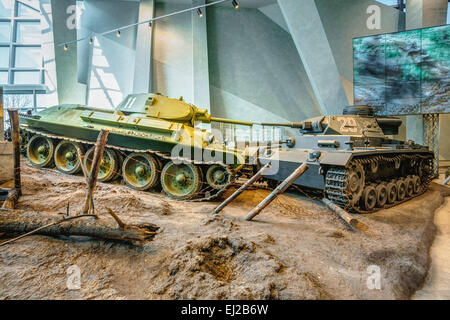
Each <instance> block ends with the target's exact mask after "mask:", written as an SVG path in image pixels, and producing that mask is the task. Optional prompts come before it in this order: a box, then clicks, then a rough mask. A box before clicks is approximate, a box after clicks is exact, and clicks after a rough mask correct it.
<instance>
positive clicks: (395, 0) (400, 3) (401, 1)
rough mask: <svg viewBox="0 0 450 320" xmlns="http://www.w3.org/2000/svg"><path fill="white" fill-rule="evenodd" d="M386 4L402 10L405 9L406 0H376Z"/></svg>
mask: <svg viewBox="0 0 450 320" xmlns="http://www.w3.org/2000/svg"><path fill="white" fill-rule="evenodd" d="M376 1H377V2H380V3H382V4H384V5H387V6H391V7H394V8H396V9H398V10H400V11H405V9H406V0H376Z"/></svg>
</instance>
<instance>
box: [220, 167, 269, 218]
mask: <svg viewBox="0 0 450 320" xmlns="http://www.w3.org/2000/svg"><path fill="white" fill-rule="evenodd" d="M267 168H270V162H269V163H266V165H265V166H264V167H262V168H261V169H260V170H259V171H258V172H257V173H256V174H255V175H254V176H253V177H251V178H250V179H249V180H248V181H247V182H246V183H245V184H244V185H242V186H241V187H240V188H239V189H237V190H236V191H235V192H234V193H233V194H232V195H231V196H230V197H229V198H227V199H226V200H225V201H224V202H222V203H221V204H220V205H219V206H218V207H217V208H216V209H214V211H213V212H212V215H216V214H218V213H219V212H220V211H222V210H223V208H225V207H226V206H227V205H229V204H230V203H231V201H233V200H234V199H236V198H237V197H238V196H239V195H240V194H241V193H242V192H244V191H245V190H246V189H247V188H248V187H250V186H251V185H252V184H254V183H255V182H256V181H257V180H258V179H259V178H260V177H261V176H262V174H263V173H264V171H265V170H266V169H267Z"/></svg>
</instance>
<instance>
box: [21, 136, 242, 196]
mask: <svg viewBox="0 0 450 320" xmlns="http://www.w3.org/2000/svg"><path fill="white" fill-rule="evenodd" d="M21 130H24V132H26V133H28V135H41V136H44V137H47V138H50V139H56V140H65V141H71V142H77V143H81V144H85V145H90V146H94V145H95V142H92V141H88V140H83V139H76V138H69V137H65V136H59V135H54V134H50V133H47V132H44V131H39V130H34V129H30V128H21ZM24 142H25V141H24ZM106 148H110V149H114V150H116V151H118V152H120V153H121V154H122V155H123V154H125V153H126V152H129V153H132V152H139V153H150V154H153V155H156V156H158V157H160V158H162V159H165V160H179V161H182V162H188V163H192V164H195V165H210V166H211V165H214V164H219V165H222V166H224V167H225V168H226V169H227V171H228V173H229V174H230V177H231V178H230V181H229V182H228V184H227V185H225V186H224V187H222V188H221V189H219V190H216V189H213V188H212V187H209V185H208V184H207V183H206V182H205V181H203V182H202V184H203V185H206V187H205V188H202V190H200V191H199V192H198V193H197V194H195V195H194V196H193V198H191V199H187V200H183V201H187V202H205V201H212V200H215V199H217V198H219V197H220V196H221V195H222V194H223V193H224V192H225V191H226V190H227V189H228V188H229V187H231V186H232V185H233V184H234V180H235V176H236V173H235V171H234V170H233V169H232V168H231V166H229V165H227V164H225V163H223V162H221V161H194V160H192V159H188V158H183V157H176V158H173V157H171V156H170V154H167V153H163V152H159V151H155V150H152V149H147V150H141V149H133V148H123V147H117V146H113V145H106ZM22 151H23V150H22ZM40 169H42V170H49V171H52V172H58V173H61V174H64V173H62V172H59V171H58V170H57V169H46V168H40ZM150 191H151V189H150Z"/></svg>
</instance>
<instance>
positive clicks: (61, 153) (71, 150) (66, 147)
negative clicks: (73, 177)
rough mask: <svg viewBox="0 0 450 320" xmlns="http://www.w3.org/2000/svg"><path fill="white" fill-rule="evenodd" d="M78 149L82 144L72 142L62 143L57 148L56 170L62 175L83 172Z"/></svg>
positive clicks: (55, 156)
mask: <svg viewBox="0 0 450 320" xmlns="http://www.w3.org/2000/svg"><path fill="white" fill-rule="evenodd" d="M77 148H80V149H81V148H82V147H81V145H80V144H78V143H76V142H71V141H64V140H63V141H61V142H60V143H58V145H57V146H56V148H55V155H54V161H55V166H56V168H57V169H58V170H59V171H61V172H62V173H67V174H75V173H77V172H79V171H80V170H81V162H80V159H78V152H77Z"/></svg>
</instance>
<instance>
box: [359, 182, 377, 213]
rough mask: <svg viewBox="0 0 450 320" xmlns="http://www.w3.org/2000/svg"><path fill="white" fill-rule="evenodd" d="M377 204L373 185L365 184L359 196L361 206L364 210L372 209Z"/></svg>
mask: <svg viewBox="0 0 450 320" xmlns="http://www.w3.org/2000/svg"><path fill="white" fill-rule="evenodd" d="M376 204H377V191H376V190H375V188H374V187H373V186H367V187H365V188H364V191H363V194H362V197H361V206H362V208H363V209H364V210H366V211H372V210H373V208H375V206H376Z"/></svg>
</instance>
